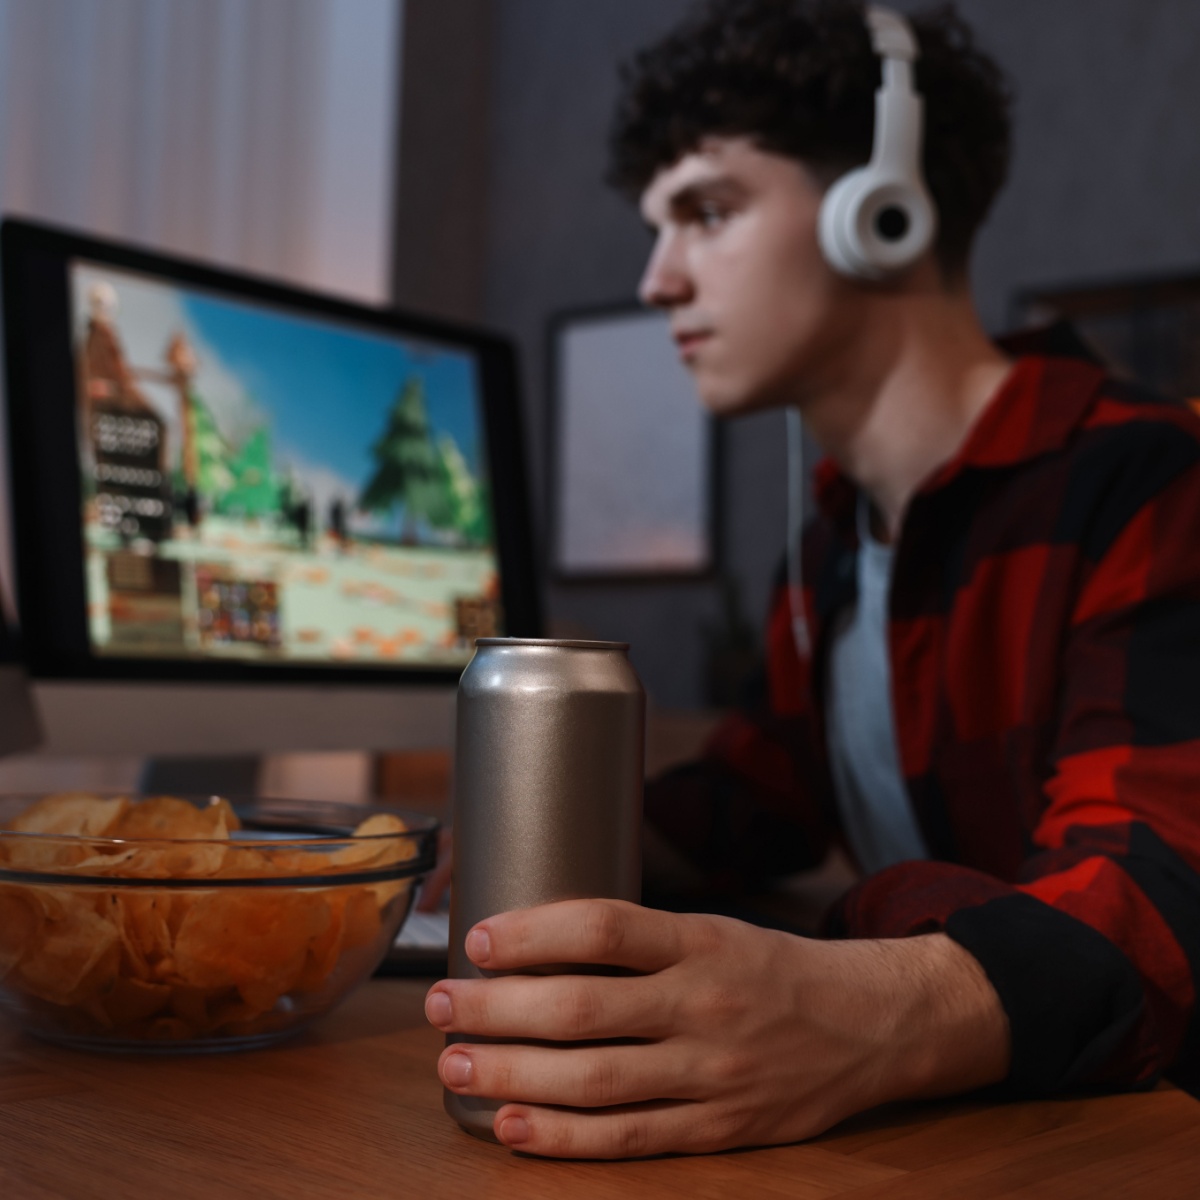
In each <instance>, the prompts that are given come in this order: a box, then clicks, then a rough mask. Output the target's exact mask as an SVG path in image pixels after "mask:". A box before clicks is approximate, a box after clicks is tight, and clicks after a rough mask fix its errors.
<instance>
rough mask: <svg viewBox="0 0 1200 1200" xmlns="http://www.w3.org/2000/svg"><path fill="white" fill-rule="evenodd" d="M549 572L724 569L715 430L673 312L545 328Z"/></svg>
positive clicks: (692, 573) (678, 573) (610, 309)
mask: <svg viewBox="0 0 1200 1200" xmlns="http://www.w3.org/2000/svg"><path fill="white" fill-rule="evenodd" d="M549 369H550V374H549V378H550V392H551V406H550V407H551V421H550V437H549V458H550V462H549V474H548V477H549V479H550V481H551V512H550V517H551V519H550V526H549V530H550V553H549V555H548V558H549V563H550V568H551V572H552V574H553V576H554V578H555V579H556V580H558V581H560V582H568V581H576V582H592V583H596V582H604V581H630V580H639V579H642V580H647V581H662V580H669V579H697V578H703V577H706V576H711V575H712V574H713V573H714V572H715V571H716V568H717V560H718V546H717V512H718V499H719V498H718V459H719V447H718V442H719V439H718V431H717V427H716V422H715V421H714V419H713V418H712V417H711V416H710V415H709V414H708V413H707V412H706V411H705V410H704V408H703V407H702V406H701V404H700V401H699V399H698V397H697V395H696V389H695V384H694V382H693V381H692V378H691V376H690V374H689V373H688V371H687V369H686V367H685V366H684V365H683V363H682V362H681V361H680V359H679V355H678V352H677V350H676V347H675V345H674V342H673V341H672V338H671V335H670V324H669V318H668V317H667V316H666V315H665V314H663V313H660V312H656V311H652V310H649V309H645V308H642V307H640V306H638V305H634V304H630V303H620V304H614V305H608V306H604V307H598V308H590V309H579V310H572V311H569V312H564V313H561V314H559V315H558V316H556V317H555V318H554V319H553V321H552V322H551V326H550V364H549Z"/></svg>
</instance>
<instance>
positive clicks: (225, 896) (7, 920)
mask: <svg viewBox="0 0 1200 1200" xmlns="http://www.w3.org/2000/svg"><path fill="white" fill-rule="evenodd" d="M35 803H36V804H37V806H38V807H37V809H36V810H34V812H35V815H34V816H33V817H30V816H29V814H30V811H31V806H33V805H35ZM30 826H34V827H35V828H36V829H37V830H39V831H38V832H33V831H30V828H29V827H30ZM181 826H182V828H183V830H184V832H183V834H182V836H180V828H181ZM437 828H438V823H437V821H436V820H435V819H433V818H432V817H428V816H424V815H421V814H417V813H409V812H400V811H397V810H393V809H384V808H372V807H367V806H359V805H350V804H333V803H322V802H317V801H297V800H264V799H259V800H232V801H227V800H219V799H217V798H215V797H206V798H198V797H152V798H144V797H142V798H139V797H133V796H128V795H122V796H112V795H108V796H95V795H91V794H88V795H79V796H75V795H65V794H60V795H58V796H53V797H46V796H8V797H2V798H0V1005H2V1006H3V1008H4V1009H5V1010H6V1011H7V1012H8V1014H9V1015H10V1016H11V1017H12V1018H13V1019H14V1020H15V1021H16V1022H17V1023H18V1024H19V1025H20V1026H21V1027H22V1028H23V1029H25V1030H26V1031H27V1032H29V1033H32V1034H34V1035H36V1036H38V1037H41V1038H46V1039H48V1040H51V1041H55V1042H61V1043H65V1044H69V1045H72V1046H81V1047H86V1048H89V1049H95V1050H120V1051H128V1050H136V1051H151V1052H180V1051H188V1052H197V1051H210V1050H237V1049H250V1048H253V1047H258V1046H264V1045H269V1044H271V1043H273V1042H276V1041H279V1040H281V1039H283V1038H285V1037H288V1036H290V1035H291V1034H293V1033H296V1032H298V1031H299V1030H301V1029H303V1028H304V1027H305V1026H306V1025H308V1024H309V1023H311V1022H312V1021H313V1020H315V1019H316V1018H317V1017H320V1016H322V1015H323V1014H324V1013H327V1012H329V1011H330V1009H332V1008H333V1007H334V1006H335V1005H336V1004H337V1003H338V1002H339V1001H341V1000H342V999H343V998H344V997H345V996H346V995H348V994H349V993H350V992H351V991H353V990H354V988H356V987H357V986H358V985H359V984H360V983H362V982H363V981H364V980H365V979H367V978H368V977H369V976H370V975H371V974H372V972H373V971H374V970H375V968H376V967H377V966H378V965H379V963H380V962H381V961H382V959H383V957H384V955H385V954H386V953H387V951H388V948H389V947H390V946H391V944H392V941H393V940H394V938H395V937H396V934H397V933H398V932H399V930H400V927H401V925H403V923H404V920H405V918H406V917H407V916H408V913H409V909H410V908H411V907H412V901H413V893H414V890H415V888H416V884H417V882H418V881H419V880H420V879H421V877H422V876H423V875H424V874H426V873H427V872H428V871H429V870H431V869H432V867H433V865H434V862H435V859H436V851H437ZM62 829H72V830H76V831H77V832H73V833H69V834H67V833H62V832H59V831H60V830H62ZM99 830H104V831H105V835H104V836H97V835H96V833H97V831H99ZM114 831H115V833H114ZM356 831H357V835H356Z"/></svg>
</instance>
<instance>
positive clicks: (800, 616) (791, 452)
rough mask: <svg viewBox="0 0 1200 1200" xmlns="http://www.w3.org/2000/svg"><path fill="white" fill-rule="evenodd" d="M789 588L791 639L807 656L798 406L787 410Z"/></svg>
mask: <svg viewBox="0 0 1200 1200" xmlns="http://www.w3.org/2000/svg"><path fill="white" fill-rule="evenodd" d="M787 447H788V452H787V501H788V512H787V587H788V611H789V613H790V614H791V618H792V641H793V642H794V643H795V645H796V653H797V654H798V655H799V656H800V658H801V659H806V658H808V657H809V655H810V654H811V653H812V642H811V639H810V637H809V632H808V617H807V615H806V614H805V611H804V579H803V569H802V567H801V564H800V558H801V555H800V540H801V538H802V536H803V533H804V486H805V480H804V426H803V424H802V423H801V420H800V413H799V411H798V410H797V409H795V408H791V407H789V408H788V410H787Z"/></svg>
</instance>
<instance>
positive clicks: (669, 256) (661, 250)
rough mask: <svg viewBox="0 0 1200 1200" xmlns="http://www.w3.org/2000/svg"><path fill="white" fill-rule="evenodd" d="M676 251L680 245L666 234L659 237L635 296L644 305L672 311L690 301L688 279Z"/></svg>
mask: <svg viewBox="0 0 1200 1200" xmlns="http://www.w3.org/2000/svg"><path fill="white" fill-rule="evenodd" d="M679 249H680V247H679V243H678V242H677V241H676V239H675V238H673V237H671V236H670V235H669V234H665V233H664V234H661V235H660V236H659V239H658V241H657V242H656V243H655V245H654V250H653V251H652V252H651V254H650V261H649V262H647V263H646V269H645V271H643V272H642V280H641V283H639V284H638V297H639V299H640V300H641V302H642V303H643V304H648V305H651V306H653V307H655V308H671V307H672V306H673V305H676V304H682V303H683V302H684V301H685V300H687V299H689V298H690V296H691V292H692V285H691V280H690V279H689V278H688V275H687V272H686V270H685V269H684V266H683V263H682V262H681V261H680V254H679Z"/></svg>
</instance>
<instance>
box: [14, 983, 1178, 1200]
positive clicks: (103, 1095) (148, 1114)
mask: <svg viewBox="0 0 1200 1200" xmlns="http://www.w3.org/2000/svg"><path fill="white" fill-rule="evenodd" d="M425 990H426V984H425V983H424V982H421V981H415V980H412V981H410V980H376V981H373V982H372V983H370V984H368V985H367V986H366V987H365V988H364V989H362V990H361V991H360V992H358V993H357V994H356V995H354V996H352V997H351V998H350V999H349V1000H348V1001H347V1002H346V1004H345V1005H344V1006H343V1007H342V1008H341V1009H340V1010H339V1011H338V1012H336V1013H334V1014H333V1015H332V1016H330V1017H329V1018H327V1019H326V1020H325V1021H324V1022H323V1023H321V1024H319V1025H318V1026H317V1027H316V1028H315V1029H313V1030H311V1031H310V1032H308V1033H306V1034H303V1035H301V1036H300V1037H299V1038H298V1039H296V1040H294V1041H292V1042H290V1043H285V1044H284V1045H282V1046H279V1047H276V1048H275V1049H272V1050H263V1051H257V1052H252V1053H248V1054H233V1055H214V1056H208V1057H180V1058H140V1057H136V1056H120V1057H116V1056H114V1057H109V1056H102V1055H91V1054H86V1053H82V1052H78V1051H70V1050H61V1049H57V1048H55V1047H52V1046H47V1045H42V1044H40V1043H37V1042H34V1041H28V1040H25V1039H23V1038H21V1037H20V1036H18V1035H17V1034H16V1033H15V1032H14V1031H13V1030H12V1028H11V1027H10V1026H7V1025H4V1024H3V1023H0V1196H3V1197H5V1200H50V1198H52V1197H53V1198H54V1200H105V1198H107V1197H114V1198H116V1197H120V1198H121V1200H124V1198H125V1197H138V1196H144V1197H150V1198H153V1200H159V1198H160V1197H166V1198H167V1200H193V1198H194V1200H223V1198H225V1197H243V1196H245V1197H250V1196H253V1197H256V1198H257V1197H264V1198H274V1197H278V1198H279V1200H296V1198H297V1197H300V1198H303V1200H309V1198H312V1200H321V1198H325V1197H330V1198H332V1197H338V1198H339V1200H360V1198H361V1200H371V1198H373V1197H389V1198H390V1197H405V1196H414V1197H422V1198H426V1197H427V1198H429V1200H438V1198H440V1197H454V1198H455V1200H462V1198H464V1197H467V1198H469V1200H486V1198H488V1197H521V1198H522V1200H525V1198H528V1200H538V1198H540V1197H551V1198H553V1200H591V1198H593V1197H595V1198H601V1197H604V1198H607V1197H612V1198H613V1200H631V1198H639V1197H642V1196H667V1197H687V1198H688V1200H716V1198H718V1197H730V1198H734V1200H758V1198H760V1197H762V1198H767V1200H770V1198H772V1197H837V1196H853V1197H854V1198H855V1200H866V1198H868V1197H876V1196H879V1197H887V1198H888V1200H905V1198H907V1197H918V1196H921V1197H925V1196H938V1197H949V1198H952V1200H961V1198H971V1200H974V1198H975V1197H1004V1196H1017V1195H1020V1196H1021V1197H1022V1198H1023V1200H1034V1198H1039V1197H1053V1200H1072V1198H1075V1197H1081V1198H1082V1197H1087V1198H1088V1200H1093V1198H1095V1197H1106V1196H1113V1197H1117V1196H1120V1197H1129V1196H1149V1197H1153V1200H1173V1198H1175V1197H1179V1198H1180V1200H1182V1198H1183V1197H1187V1198H1188V1200H1194V1198H1195V1197H1196V1196H1198V1195H1200V1104H1197V1103H1196V1102H1195V1101H1194V1100H1192V1099H1190V1098H1189V1097H1187V1096H1186V1095H1184V1094H1183V1093H1181V1092H1178V1091H1175V1090H1173V1089H1171V1088H1167V1087H1163V1088H1161V1089H1160V1090H1158V1091H1156V1092H1153V1093H1149V1094H1142V1095H1129V1096H1107V1097H1097V1098H1088V1099H1068V1100H1056V1101H1050V1102H1042V1103H1036V1104H1012V1105H980V1104H967V1103H962V1102H955V1103H939V1104H925V1105H905V1106H898V1107H893V1108H891V1109H888V1110H884V1111H881V1112H878V1113H875V1114H871V1115H869V1116H866V1117H862V1118H859V1119H857V1120H855V1121H853V1122H849V1123H847V1124H846V1125H844V1126H842V1127H840V1128H839V1129H837V1130H835V1131H834V1132H832V1133H829V1134H826V1135H825V1136H824V1137H821V1138H818V1139H817V1140H815V1141H813V1142H809V1143H806V1144H802V1145H795V1146H783V1147H772V1148H768V1149H763V1150H750V1151H740V1152H737V1153H730V1154H720V1155H712V1156H708V1157H698V1158H670V1159H657V1160H651V1161H645V1162H621V1163H595V1162H588V1163H570V1162H555V1161H545V1160H539V1159H532V1158H525V1157H522V1156H520V1155H517V1154H513V1153H511V1152H509V1151H508V1150H505V1149H503V1148H502V1147H500V1146H495V1145H490V1144H487V1143H484V1142H479V1141H476V1140H475V1139H474V1138H472V1137H470V1136H468V1135H467V1134H465V1133H463V1132H462V1131H461V1130H459V1129H458V1127H457V1126H456V1125H454V1124H453V1123H452V1122H451V1121H450V1120H449V1118H447V1117H446V1116H445V1114H444V1113H443V1111H442V1105H441V1087H440V1085H439V1084H438V1082H437V1080H436V1078H435V1075H434V1064H435V1062H436V1059H437V1056H438V1052H439V1050H440V1049H441V1045H442V1039H441V1036H440V1035H439V1034H437V1033H436V1032H435V1031H434V1030H433V1029H431V1028H430V1027H429V1026H428V1025H426V1024H425V1021H424V1017H423V1015H422V1000H423V997H424V993H425Z"/></svg>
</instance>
